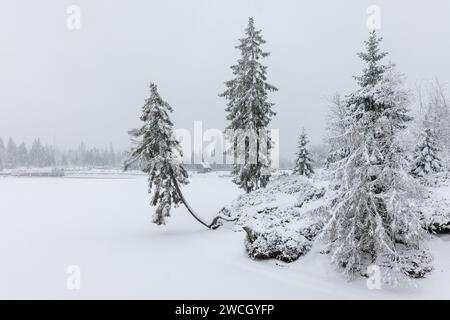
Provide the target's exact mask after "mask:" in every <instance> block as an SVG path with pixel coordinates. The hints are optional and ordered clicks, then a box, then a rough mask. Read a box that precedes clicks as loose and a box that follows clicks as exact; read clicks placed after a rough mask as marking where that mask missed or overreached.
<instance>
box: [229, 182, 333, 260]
mask: <svg viewBox="0 0 450 320" xmlns="http://www.w3.org/2000/svg"><path fill="white" fill-rule="evenodd" d="M324 196H325V188H318V187H316V186H314V185H313V184H312V182H311V180H310V179H307V178H306V177H304V176H298V175H293V176H278V177H274V179H273V180H272V181H271V182H270V183H269V184H268V185H267V187H266V188H264V189H259V190H255V191H254V192H252V193H250V194H245V195H241V196H240V197H239V198H238V199H236V200H235V201H234V202H233V203H231V204H230V205H229V206H227V207H225V208H223V209H222V210H221V212H220V214H221V215H224V216H229V217H238V219H237V221H236V222H235V230H242V229H244V230H245V231H246V233H247V237H246V240H245V246H246V249H247V252H248V254H249V256H250V257H252V258H256V259H268V258H275V259H279V260H282V261H286V262H291V261H294V260H296V259H297V258H298V257H300V256H301V255H303V254H305V253H306V252H308V251H309V249H310V248H311V245H312V241H313V240H314V239H315V237H316V236H317V235H318V234H319V233H320V231H321V230H322V228H323V226H324V224H325V222H326V221H327V219H328V212H327V211H326V210H325V205H324V204H325V201H324V200H325V199H324Z"/></svg>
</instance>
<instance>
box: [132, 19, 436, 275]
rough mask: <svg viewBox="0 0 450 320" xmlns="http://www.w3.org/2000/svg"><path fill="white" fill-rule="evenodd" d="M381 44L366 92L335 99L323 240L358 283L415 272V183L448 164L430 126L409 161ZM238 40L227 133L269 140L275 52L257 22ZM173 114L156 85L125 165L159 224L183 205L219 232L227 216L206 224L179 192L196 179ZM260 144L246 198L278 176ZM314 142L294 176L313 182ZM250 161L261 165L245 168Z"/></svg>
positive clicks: (396, 92)
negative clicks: (369, 270) (145, 186)
mask: <svg viewBox="0 0 450 320" xmlns="http://www.w3.org/2000/svg"><path fill="white" fill-rule="evenodd" d="M381 40H382V39H381V38H379V37H378V35H377V33H376V32H375V31H371V32H370V35H369V39H368V40H367V41H366V42H365V51H364V52H361V53H359V54H358V56H359V57H360V58H361V59H362V60H363V62H364V63H365V67H364V68H363V70H362V74H361V75H359V76H356V77H355V80H356V82H357V85H358V88H357V89H356V90H355V91H354V92H352V93H351V94H349V95H348V96H346V97H345V99H340V98H339V97H338V98H337V99H336V101H335V102H336V104H337V105H339V110H338V112H337V114H338V116H337V117H336V118H335V121H334V123H333V125H334V128H335V130H334V131H335V132H334V133H335V135H334V136H333V137H332V140H333V143H332V148H330V152H329V156H328V159H327V167H328V168H329V169H330V170H331V172H332V173H333V179H332V182H331V183H332V188H331V190H333V192H334V196H333V199H331V201H330V205H329V211H330V219H329V221H328V223H327V224H326V225H325V227H324V230H323V233H322V236H321V238H322V239H324V240H325V241H326V243H327V244H328V246H329V252H330V255H331V258H332V261H333V262H334V263H335V264H336V266H338V267H339V268H341V269H342V270H343V271H344V273H345V274H347V275H348V276H350V277H351V276H354V275H355V274H358V273H360V274H363V273H364V272H365V270H366V269H365V268H366V267H367V266H369V265H371V264H377V265H382V266H384V267H386V268H387V269H388V270H391V271H400V272H403V273H408V272H409V271H408V270H409V269H408V267H407V266H408V265H410V264H411V259H414V258H412V257H414V255H415V256H423V255H426V254H427V251H426V248H423V242H422V239H423V231H422V228H421V224H420V221H419V217H418V215H417V210H414V209H413V208H412V207H413V206H414V203H415V200H416V199H420V192H419V191H418V190H419V188H418V187H417V183H416V181H415V180H414V178H413V176H423V175H424V174H426V173H427V172H429V171H438V170H439V169H440V167H441V164H440V161H439V157H438V156H437V152H438V150H439V148H438V147H437V146H436V144H435V142H434V137H433V132H432V131H431V130H429V129H426V130H425V131H424V133H423V134H422V137H421V139H420V141H419V144H418V146H417V148H416V152H415V158H414V161H413V167H412V168H411V164H410V162H409V161H408V159H407V157H406V156H405V150H404V149H403V146H402V143H401V141H400V136H401V134H402V132H404V131H405V129H406V128H407V126H408V124H409V123H410V122H411V120H412V117H411V116H410V115H409V114H408V111H409V110H408V104H409V95H408V92H407V91H406V90H405V89H404V88H403V76H402V75H401V74H400V73H399V72H397V71H396V68H395V65H394V64H392V63H384V62H383V61H384V60H385V57H386V55H387V53H386V52H383V51H381V49H380V42H381ZM239 41H240V42H239V45H238V46H237V47H236V48H237V49H239V50H240V54H241V55H240V58H239V59H238V62H237V64H235V65H233V66H231V69H232V72H233V76H234V78H233V79H231V80H229V81H227V82H225V86H226V90H225V91H224V92H223V93H221V94H220V96H221V97H224V98H225V99H226V100H227V105H226V109H225V110H226V111H227V120H228V122H229V124H228V127H227V129H233V130H240V129H241V130H254V131H255V132H256V134H257V135H262V136H266V137H268V126H269V123H270V121H271V119H272V117H273V116H275V112H274V111H273V110H272V109H273V106H274V104H273V103H271V102H270V101H269V99H268V94H269V93H270V92H274V91H276V90H277V88H276V87H275V86H273V85H271V84H270V83H269V82H268V81H267V66H265V65H263V64H262V63H261V61H262V60H263V59H264V58H265V57H267V56H268V55H269V53H267V52H265V51H263V49H262V48H261V46H262V45H263V44H264V43H265V41H264V40H263V38H262V36H261V31H260V30H257V29H256V28H255V26H254V21H253V19H252V18H250V19H249V22H248V26H247V28H246V29H245V36H244V37H243V38H242V39H240V40H239ZM171 112H172V108H171V107H170V105H169V104H168V103H167V102H165V101H164V100H163V99H162V98H161V97H160V96H159V94H158V91H157V87H156V85H155V84H151V85H150V98H148V99H147V100H146V102H145V105H144V107H143V110H142V115H141V120H142V122H143V125H142V127H141V128H139V129H135V130H132V131H131V132H130V133H131V136H132V137H133V139H134V140H135V142H136V145H135V147H134V148H133V150H132V151H131V154H130V158H129V160H128V161H127V162H126V164H125V167H126V168H128V167H129V166H130V165H131V164H133V163H136V162H140V163H141V164H142V167H143V170H144V171H145V172H146V173H147V174H148V181H149V192H150V191H151V192H152V199H151V205H152V206H156V210H155V214H154V222H155V223H157V224H164V223H165V218H166V217H168V216H169V214H170V210H171V208H172V206H174V205H177V204H179V203H184V204H185V205H186V207H187V208H188V210H189V211H190V212H191V214H192V215H193V216H194V217H195V218H196V219H197V220H198V221H200V222H201V223H202V224H204V225H205V226H207V227H210V228H213V227H214V226H217V222H218V221H219V220H220V219H226V218H225V217H220V216H218V217H216V218H215V219H214V221H213V222H212V223H206V222H204V221H203V219H201V218H200V217H199V216H198V215H197V214H196V213H195V212H194V211H193V210H192V208H191V207H190V206H189V205H188V204H187V202H186V200H185V199H184V197H183V195H182V193H181V190H180V186H181V185H184V184H186V183H188V174H187V173H186V170H185V169H184V168H183V165H182V163H181V162H180V160H179V159H181V153H182V150H181V148H180V144H179V142H178V141H177V140H176V139H175V137H174V134H173V124H172V122H171V120H170V113H171ZM262 141H263V142H261V141H260V140H259V139H257V145H256V149H255V148H250V141H248V140H244V141H243V142H240V143H244V144H245V145H244V148H243V150H245V154H244V160H245V161H243V162H240V163H235V165H234V169H233V175H234V180H233V181H234V182H235V183H236V184H238V186H239V187H241V188H243V189H244V190H245V191H246V192H251V191H253V190H255V189H258V188H262V187H265V186H266V185H267V183H268V181H269V178H270V165H271V161H270V157H269V156H268V152H261V151H262V150H264V151H269V150H270V148H271V141H270V137H269V138H268V139H265V140H262ZM261 143H267V145H261ZM237 144H238V142H237V141H233V147H234V148H237V147H238V146H237ZM307 144H308V138H307V135H306V133H305V132H304V131H303V132H302V133H301V135H300V137H299V142H298V152H297V158H296V162H295V168H294V170H293V172H294V173H295V174H299V175H304V176H307V177H310V176H311V175H312V174H313V173H314V170H313V167H312V160H311V157H310V153H309V151H308V148H307ZM251 152H254V153H256V155H255V154H253V155H252V154H250V153H251ZM252 156H253V157H256V162H250V161H247V160H248V159H250V158H252Z"/></svg>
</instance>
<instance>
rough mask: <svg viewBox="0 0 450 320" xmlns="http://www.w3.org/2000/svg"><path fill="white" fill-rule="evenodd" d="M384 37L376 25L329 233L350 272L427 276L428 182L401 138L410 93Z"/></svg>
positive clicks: (349, 104) (351, 111)
mask: <svg viewBox="0 0 450 320" xmlns="http://www.w3.org/2000/svg"><path fill="white" fill-rule="evenodd" d="M380 41H381V38H378V37H377V35H376V32H375V31H372V32H371V33H370V37H369V40H368V41H366V42H365V44H366V52H363V53H360V54H359V57H360V58H362V60H363V61H364V62H365V63H366V67H365V68H364V69H363V74H362V75H361V76H359V77H355V79H356V80H357V81H358V85H359V88H358V89H357V90H356V91H355V92H354V93H352V94H351V95H349V96H348V97H347V99H346V101H345V107H346V117H347V121H346V123H348V128H347V130H346V132H345V135H346V141H348V149H349V154H348V156H346V157H345V158H343V159H342V160H340V161H338V162H336V163H335V164H334V168H335V170H336V171H335V173H336V175H335V176H336V177H337V179H336V180H335V181H334V188H333V189H335V190H336V189H337V190H336V192H335V197H334V198H333V199H332V201H331V204H330V211H331V219H330V220H329V222H328V223H327V225H326V226H325V228H324V230H323V233H322V236H321V237H322V239H325V240H327V243H328V244H329V252H330V255H331V260H332V262H333V263H334V264H335V265H336V266H337V267H338V268H339V269H341V270H343V272H344V274H345V275H346V276H347V277H349V278H352V277H354V276H355V275H357V274H358V273H359V274H362V275H364V274H366V272H367V267H368V266H369V265H371V264H376V265H378V266H379V267H380V268H381V269H382V271H383V274H384V276H385V277H384V280H385V281H386V282H390V281H392V280H394V281H396V280H397V279H398V278H399V276H400V275H401V274H406V275H408V276H410V277H423V276H424V274H425V273H426V272H429V271H430V270H431V267H430V266H429V262H430V260H431V258H430V257H429V255H428V251H427V250H426V249H425V248H423V247H422V237H423V231H422V228H421V224H420V221H419V215H418V213H417V210H414V200H415V199H417V198H418V197H419V196H420V191H419V190H420V188H419V187H418V186H417V184H416V183H415V181H414V179H413V178H412V177H411V176H410V174H409V166H408V163H407V161H406V159H405V158H404V152H403V150H402V148H401V143H400V142H399V139H398V138H399V134H400V133H401V132H402V131H403V130H404V129H405V128H406V127H407V123H408V122H409V121H410V120H412V118H411V117H410V116H408V114H407V113H408V109H407V105H408V93H407V92H406V91H405V90H404V89H403V88H402V77H401V75H400V74H398V73H397V72H396V71H395V69H394V66H393V65H383V64H381V60H382V59H383V58H384V57H385V56H386V54H387V53H385V52H381V51H380V48H379V43H380Z"/></svg>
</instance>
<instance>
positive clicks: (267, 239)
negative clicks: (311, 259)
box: [243, 225, 311, 262]
mask: <svg viewBox="0 0 450 320" xmlns="http://www.w3.org/2000/svg"><path fill="white" fill-rule="evenodd" d="M243 229H244V230H245V232H246V233H247V238H246V240H245V248H246V249H247V252H248V255H249V256H250V257H252V258H255V259H272V258H275V259H278V260H281V261H284V262H292V261H295V260H297V259H298V258H299V257H300V256H301V255H302V254H304V253H306V252H308V251H309V249H310V248H311V241H309V240H308V239H306V238H305V237H304V236H303V235H301V234H300V233H299V232H298V231H297V230H292V229H290V228H289V227H288V226H286V225H277V226H271V227H269V228H267V229H264V228H263V229H261V230H257V229H251V228H250V227H244V228H243Z"/></svg>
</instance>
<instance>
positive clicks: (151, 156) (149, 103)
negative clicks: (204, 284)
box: [124, 83, 206, 225]
mask: <svg viewBox="0 0 450 320" xmlns="http://www.w3.org/2000/svg"><path fill="white" fill-rule="evenodd" d="M170 112H172V107H171V106H170V105H169V104H168V103H167V102H165V101H164V100H163V99H162V98H161V96H160V95H159V93H158V90H157V86H156V85H155V84H153V83H151V84H150V98H148V99H146V100H145V104H144V106H143V108H142V115H141V117H140V119H141V120H142V122H144V124H143V125H142V127H141V128H139V129H133V130H131V131H130V132H129V133H130V135H131V137H132V140H133V142H134V143H135V147H134V148H133V149H132V150H131V152H130V155H129V158H128V159H127V160H126V161H125V166H124V169H125V170H127V169H129V168H130V166H132V165H133V164H134V163H136V162H139V164H140V166H141V168H142V170H143V171H144V172H146V173H147V174H148V191H149V193H152V191H153V193H152V199H151V202H150V205H152V206H155V207H156V210H155V213H154V215H153V222H154V223H156V224H157V225H161V224H165V223H166V217H169V216H170V210H171V209H172V206H177V205H178V204H180V203H181V202H183V200H184V199H183V196H182V194H181V192H180V190H179V186H178V185H179V184H187V183H188V174H187V172H186V170H185V169H184V168H183V166H182V164H181V161H180V159H181V156H182V151H181V147H180V144H179V142H178V141H177V140H176V138H175V136H174V134H173V124H172V122H171V120H170V118H169V113H170ZM196 219H198V218H197V217H196ZM200 222H201V223H203V222H202V221H200ZM205 225H206V224H205Z"/></svg>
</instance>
